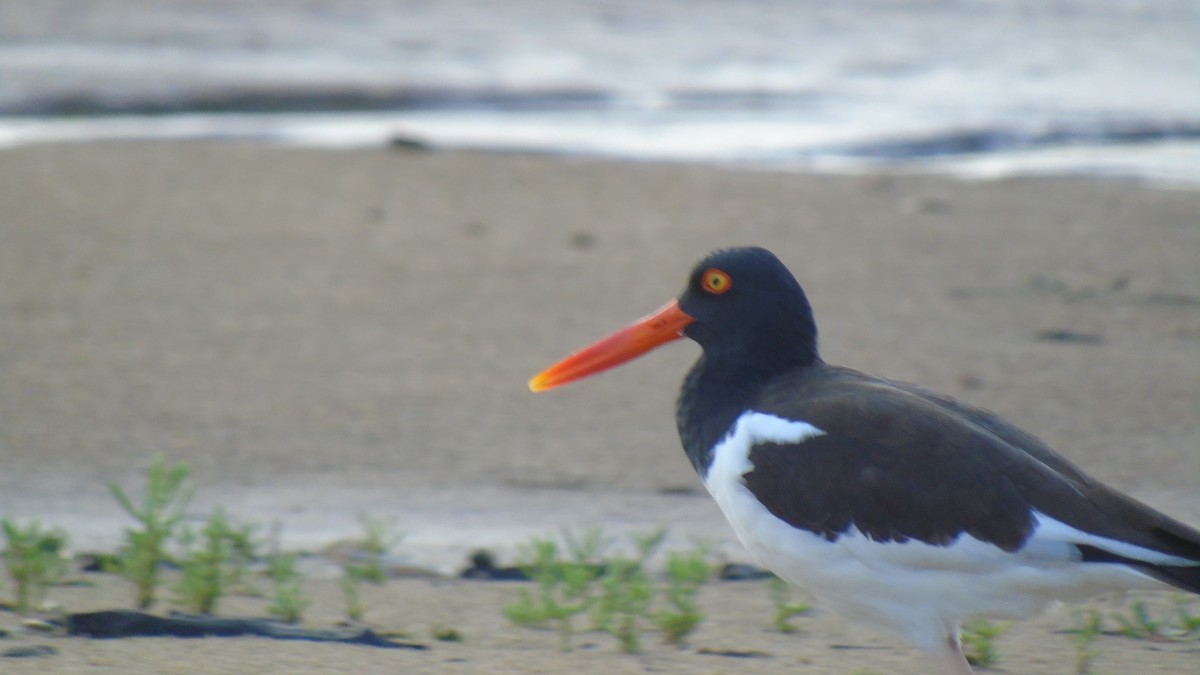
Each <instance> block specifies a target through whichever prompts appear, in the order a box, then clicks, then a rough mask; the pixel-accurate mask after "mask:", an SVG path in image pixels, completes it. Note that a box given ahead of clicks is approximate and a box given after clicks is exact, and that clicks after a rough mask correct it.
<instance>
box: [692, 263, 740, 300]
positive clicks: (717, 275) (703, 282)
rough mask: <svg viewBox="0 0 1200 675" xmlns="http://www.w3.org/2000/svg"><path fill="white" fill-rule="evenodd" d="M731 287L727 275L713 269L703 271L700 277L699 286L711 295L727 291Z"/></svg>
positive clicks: (731, 283)
mask: <svg viewBox="0 0 1200 675" xmlns="http://www.w3.org/2000/svg"><path fill="white" fill-rule="evenodd" d="M732 285H733V282H732V281H730V279H729V275H728V274H726V273H725V272H722V271H721V270H719V269H717V268H715V267H710V268H709V269H706V270H704V275H703V276H701V277H700V286H701V287H703V288H704V290H706V291H708V292H709V293H712V294H713V295H720V294H722V293H724V292H725V291H728V290H729V288H730V286H732Z"/></svg>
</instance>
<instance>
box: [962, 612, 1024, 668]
mask: <svg viewBox="0 0 1200 675" xmlns="http://www.w3.org/2000/svg"><path fill="white" fill-rule="evenodd" d="M1011 627H1012V622H1011V621H997V622H992V621H987V620H985V619H976V620H974V621H971V622H968V623H967V624H965V625H964V626H963V627H962V646H963V656H965V657H966V658H967V663H970V664H971V665H973V666H980V667H982V668H988V667H991V666H994V665H996V664H997V663H999V662H1000V652H999V651H997V649H996V640H997V639H999V638H1000V636H1002V635H1004V634H1005V633H1006V632H1008V629H1009V628H1011Z"/></svg>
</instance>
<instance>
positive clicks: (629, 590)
mask: <svg viewBox="0 0 1200 675" xmlns="http://www.w3.org/2000/svg"><path fill="white" fill-rule="evenodd" d="M666 535H667V531H666V530H665V529H660V530H656V531H654V532H649V533H647V534H644V535H639V536H634V537H633V540H634V550H635V551H636V554H635V556H634V557H633V558H623V557H614V558H611V559H609V560H608V561H606V562H605V563H604V565H602V566H601V567H602V569H603V571H602V573H601V574H600V577H599V586H600V592H599V595H598V597H597V598H596V599H595V601H594V603H593V605H592V623H593V625H594V626H595V627H596V628H597V629H599V630H603V631H606V632H608V633H611V634H612V635H613V636H615V637H616V638H617V640H618V641H620V643H621V650H622V651H624V652H625V653H627V654H634V653H637V652H639V651H641V648H642V647H641V640H640V637H639V636H640V633H641V626H640V623H641V622H642V620H643V619H644V618H645V617H646V615H647V614H648V613H649V609H650V603H651V601H653V599H654V594H655V588H654V581H653V580H652V579H651V578H650V577H649V575H647V574H646V561H647V560H648V559H649V558H650V556H651V555H653V554H654V551H655V550H656V549H657V548H658V547H659V546H660V545H661V544H662V542H663V539H664V538H666ZM595 541H596V542H603V541H605V540H604V539H601V538H599V537H598V536H597V537H595ZM604 546H607V544H604ZM591 548H592V550H595V548H596V547H594V546H593V547H591ZM585 552H587V553H589V554H590V553H591V551H587V550H585ZM577 562H579V563H581V564H586V562H587V561H586V560H577Z"/></svg>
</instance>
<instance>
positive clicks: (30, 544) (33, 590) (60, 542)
mask: <svg viewBox="0 0 1200 675" xmlns="http://www.w3.org/2000/svg"><path fill="white" fill-rule="evenodd" d="M3 528H4V537H5V540H6V544H5V548H4V563H5V566H6V567H7V568H8V575H9V576H10V577H12V580H13V582H14V583H15V584H16V599H15V604H16V609H17V611H18V612H20V613H22V614H26V613H28V612H29V610H30V609H31V608H32V607H33V606H35V605H37V604H38V603H40V602H41V601H42V599H43V598H44V597H45V595H46V588H47V587H48V586H49V585H50V584H53V583H55V582H56V581H58V580H59V579H61V578H62V576H63V574H64V573H65V572H66V569H67V566H66V561H65V560H64V559H63V556H62V553H63V549H64V548H66V545H67V535H66V533H65V532H63V531H62V530H61V529H59V528H54V529H51V530H45V531H43V530H42V526H41V525H40V524H39V523H38V522H36V521H34V522H31V523H29V524H28V525H26V526H25V527H21V526H20V525H18V524H17V523H16V522H15V521H12V520H9V519H8V518H5V519H4V520H3Z"/></svg>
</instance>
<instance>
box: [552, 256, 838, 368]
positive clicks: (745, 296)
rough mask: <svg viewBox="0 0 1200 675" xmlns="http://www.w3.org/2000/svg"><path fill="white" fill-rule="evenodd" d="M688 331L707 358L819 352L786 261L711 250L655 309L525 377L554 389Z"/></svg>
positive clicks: (762, 359)
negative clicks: (670, 297) (673, 294)
mask: <svg viewBox="0 0 1200 675" xmlns="http://www.w3.org/2000/svg"><path fill="white" fill-rule="evenodd" d="M682 337H688V338H691V339H693V340H695V341H696V342H697V343H699V344H700V346H701V348H703V349H704V353H705V355H706V356H708V357H710V358H729V359H732V360H734V361H741V362H744V363H745V364H746V365H748V366H749V365H752V364H753V365H762V366H765V367H767V368H777V369H782V368H787V367H794V366H797V365H809V364H811V363H814V362H816V361H817V360H818V357H817V349H816V339H817V329H816V325H815V323H814V322H813V318H812V309H811V308H810V307H809V304H808V299H807V298H806V297H805V295H804V291H803V290H802V289H801V288H800V284H799V283H797V282H796V279H795V277H793V276H792V273H791V272H789V271H788V269H787V267H785V266H784V265H783V263H782V262H780V261H779V259H778V258H776V257H775V255H774V254H773V253H771V252H770V251H768V250H766V249H764V248H731V249H723V250H720V251H717V252H715V253H712V254H710V255H709V256H708V257H706V258H704V259H703V260H701V261H700V262H699V263H697V264H696V266H695V267H694V268H693V269H692V273H691V276H690V277H689V279H688V284H687V287H686V288H685V289H684V291H683V293H682V294H681V295H680V296H679V297H678V298H676V299H675V300H672V301H670V302H668V303H667V304H665V305H663V306H662V307H661V308H659V309H658V310H657V311H656V312H654V313H652V314H650V315H648V316H646V317H643V318H642V319H639V320H638V321H635V322H634V323H632V324H630V325H628V326H626V327H625V328H622V329H621V330H619V331H617V332H615V333H613V334H612V335H609V336H608V337H606V338H604V339H602V340H599V341H597V342H595V343H593V344H591V345H589V346H587V347H584V348H583V349H581V350H579V351H577V352H575V353H574V354H572V355H570V356H568V357H567V358H565V359H563V360H561V361H559V362H558V363H556V364H554V365H552V366H550V367H549V368H547V369H546V370H544V371H542V372H541V373H539V374H538V375H536V376H535V377H534V378H533V379H532V380H530V381H529V388H530V389H532V390H533V391H545V390H547V389H553V388H554V387H558V386H560V385H563V384H567V383H568V382H573V381H575V380H578V379H582V378H584V377H587V376H589V375H594V374H596V373H599V372H601V371H603V370H607V369H609V368H612V367H614V366H617V365H620V364H622V363H624V362H626V361H629V360H632V359H634V358H637V357H638V356H641V355H642V354H645V353H646V352H648V351H650V350H651V349H654V348H655V347H658V346H659V345H662V344H665V343H667V342H671V341H673V340H677V339H679V338H682Z"/></svg>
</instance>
